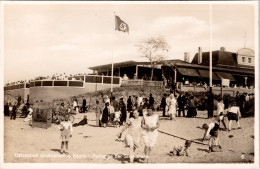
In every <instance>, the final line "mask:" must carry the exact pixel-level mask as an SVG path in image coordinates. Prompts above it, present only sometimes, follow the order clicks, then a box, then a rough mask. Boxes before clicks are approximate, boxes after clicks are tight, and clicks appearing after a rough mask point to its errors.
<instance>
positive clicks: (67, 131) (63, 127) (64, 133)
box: [59, 114, 73, 154]
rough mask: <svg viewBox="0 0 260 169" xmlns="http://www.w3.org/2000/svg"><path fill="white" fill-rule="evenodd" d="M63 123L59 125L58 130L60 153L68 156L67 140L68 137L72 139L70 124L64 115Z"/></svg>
mask: <svg viewBox="0 0 260 169" xmlns="http://www.w3.org/2000/svg"><path fill="white" fill-rule="evenodd" d="M64 118H65V121H62V122H61V123H60V126H59V129H60V131H61V153H62V154H63V153H66V154H68V148H69V140H70V137H72V132H73V128H72V123H71V121H69V115H67V114H66V115H65V117H64ZM64 145H65V146H66V151H64Z"/></svg>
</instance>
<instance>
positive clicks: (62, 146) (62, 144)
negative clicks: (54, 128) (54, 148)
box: [61, 141, 65, 153]
mask: <svg viewBox="0 0 260 169" xmlns="http://www.w3.org/2000/svg"><path fill="white" fill-rule="evenodd" d="M64 144H65V143H64V141H62V142H61V153H64Z"/></svg>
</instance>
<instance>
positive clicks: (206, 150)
mask: <svg viewBox="0 0 260 169" xmlns="http://www.w3.org/2000/svg"><path fill="white" fill-rule="evenodd" d="M197 149H198V150H199V151H204V152H206V153H208V152H209V150H208V149H203V148H197Z"/></svg>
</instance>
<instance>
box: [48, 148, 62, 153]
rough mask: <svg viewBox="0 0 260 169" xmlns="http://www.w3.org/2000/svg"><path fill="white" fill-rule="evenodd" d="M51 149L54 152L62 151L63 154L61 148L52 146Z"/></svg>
mask: <svg viewBox="0 0 260 169" xmlns="http://www.w3.org/2000/svg"><path fill="white" fill-rule="evenodd" d="M50 150H51V151H54V152H58V153H60V154H61V150H60V149H57V148H52V149H50Z"/></svg>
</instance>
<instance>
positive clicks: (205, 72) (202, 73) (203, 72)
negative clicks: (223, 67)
mask: <svg viewBox="0 0 260 169" xmlns="http://www.w3.org/2000/svg"><path fill="white" fill-rule="evenodd" d="M198 71H199V74H200V77H202V78H209V70H202V69H198ZM212 80H219V78H218V77H217V75H216V74H215V73H214V72H213V71H212Z"/></svg>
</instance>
